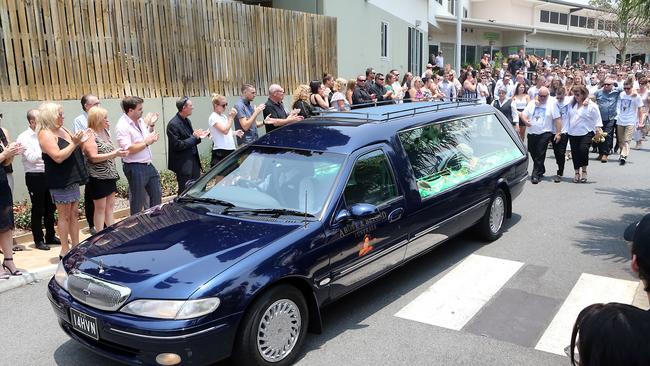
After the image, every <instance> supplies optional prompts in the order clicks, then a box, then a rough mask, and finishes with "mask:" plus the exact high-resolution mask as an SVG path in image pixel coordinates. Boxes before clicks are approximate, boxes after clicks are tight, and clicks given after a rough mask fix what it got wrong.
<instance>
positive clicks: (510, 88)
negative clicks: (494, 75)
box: [494, 74, 515, 98]
mask: <svg viewBox="0 0 650 366" xmlns="http://www.w3.org/2000/svg"><path fill="white" fill-rule="evenodd" d="M501 87H505V88H506V90H507V93H506V98H512V96H513V94H514V93H515V84H514V83H513V82H512V80H510V74H505V75H504V76H503V79H501V80H499V81H497V83H496V85H495V86H494V89H495V90H497V89H499V88H501Z"/></svg>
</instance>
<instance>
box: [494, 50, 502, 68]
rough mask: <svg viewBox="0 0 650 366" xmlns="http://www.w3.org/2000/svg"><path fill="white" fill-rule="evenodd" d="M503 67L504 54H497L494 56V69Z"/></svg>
mask: <svg viewBox="0 0 650 366" xmlns="http://www.w3.org/2000/svg"><path fill="white" fill-rule="evenodd" d="M501 65H503V54H502V53H501V52H497V53H495V54H494V68H495V69H498V68H501Z"/></svg>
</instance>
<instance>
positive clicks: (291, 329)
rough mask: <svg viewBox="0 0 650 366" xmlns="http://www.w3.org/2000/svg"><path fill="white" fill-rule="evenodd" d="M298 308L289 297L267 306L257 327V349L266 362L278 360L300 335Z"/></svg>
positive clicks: (285, 355) (287, 353)
mask: <svg viewBox="0 0 650 366" xmlns="http://www.w3.org/2000/svg"><path fill="white" fill-rule="evenodd" d="M301 324H302V321H301V318H300V309H298V306H297V305H296V303H294V302H293V301H291V300H289V299H281V300H278V301H276V302H274V303H273V304H271V306H269V307H268V308H267V309H266V311H265V312H264V315H263V316H262V319H261V321H260V325H259V328H258V329H257V349H258V351H259V352H260V355H261V356H262V358H263V359H264V360H266V361H268V362H279V361H282V360H283V359H285V358H286V357H287V356H288V355H289V353H291V351H292V350H293V347H294V346H295V345H296V343H297V342H298V337H299V336H300V327H301Z"/></svg>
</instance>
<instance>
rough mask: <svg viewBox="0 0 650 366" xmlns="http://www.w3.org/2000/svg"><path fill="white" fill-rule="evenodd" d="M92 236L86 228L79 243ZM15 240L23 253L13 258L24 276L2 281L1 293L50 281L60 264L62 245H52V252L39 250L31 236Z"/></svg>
mask: <svg viewBox="0 0 650 366" xmlns="http://www.w3.org/2000/svg"><path fill="white" fill-rule="evenodd" d="M89 236H90V233H89V232H88V228H84V229H82V230H81V232H80V233H79V241H82V240H85V239H86V238H88V237H89ZM14 240H15V241H16V242H17V243H18V244H17V245H16V247H18V248H21V249H22V251H17V252H14V254H13V258H14V262H15V263H16V267H18V269H20V271H21V272H22V273H23V275H22V276H11V278H9V279H8V280H0V293H3V292H5V291H9V290H12V289H15V288H18V287H21V286H25V285H27V284H30V283H33V282H37V281H41V280H49V279H50V278H51V277H52V276H53V275H54V272H55V271H56V267H57V266H58V264H59V254H60V252H61V246H60V245H50V250H39V249H36V247H34V242H33V241H27V240H33V239H32V237H31V235H30V234H26V235H23V236H21V237H16V238H14Z"/></svg>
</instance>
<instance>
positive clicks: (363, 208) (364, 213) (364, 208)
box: [350, 203, 379, 220]
mask: <svg viewBox="0 0 650 366" xmlns="http://www.w3.org/2000/svg"><path fill="white" fill-rule="evenodd" d="M350 211H351V214H352V218H353V219H355V220H363V219H371V218H374V217H377V216H379V209H378V208H377V206H375V205H371V204H370V203H357V204H355V205H354V206H352V208H351V209H350Z"/></svg>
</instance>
